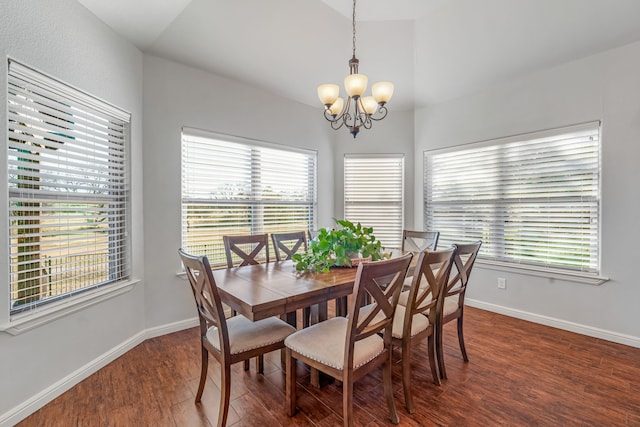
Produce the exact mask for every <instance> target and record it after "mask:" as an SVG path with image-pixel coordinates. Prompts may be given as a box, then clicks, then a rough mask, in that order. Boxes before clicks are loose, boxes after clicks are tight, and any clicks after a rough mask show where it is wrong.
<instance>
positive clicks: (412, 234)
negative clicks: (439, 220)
mask: <svg viewBox="0 0 640 427" xmlns="http://www.w3.org/2000/svg"><path fill="white" fill-rule="evenodd" d="M439 238H440V232H439V231H413V230H402V250H403V251H405V250H406V251H409V250H413V248H407V247H405V245H406V242H407V241H409V242H411V243H412V244H413V246H414V247H415V248H416V249H418V251H416V252H422V251H425V250H429V251H435V250H436V249H437V248H438V239H439ZM413 239H421V240H425V241H428V242H431V243H430V244H428V245H426V246H424V247H420V246H418V245H417V244H414V243H413V241H414V240H413Z"/></svg>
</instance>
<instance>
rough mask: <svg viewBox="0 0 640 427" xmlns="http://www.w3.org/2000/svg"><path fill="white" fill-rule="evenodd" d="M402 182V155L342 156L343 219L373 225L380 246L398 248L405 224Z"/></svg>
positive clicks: (368, 225)
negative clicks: (380, 243)
mask: <svg viewBox="0 0 640 427" xmlns="http://www.w3.org/2000/svg"><path fill="white" fill-rule="evenodd" d="M403 184H404V156H403V155H401V154H385V155H380V156H377V155H369V156H366V155H349V154H347V155H345V157H344V217H345V219H348V220H349V221H352V222H355V223H357V222H360V223H361V224H362V225H363V226H366V227H373V234H374V235H375V236H376V238H377V239H379V240H380V242H382V246H385V247H387V248H399V247H400V246H401V244H402V242H401V241H402V229H403V227H404V223H403V220H404V210H403V209H404V185H403Z"/></svg>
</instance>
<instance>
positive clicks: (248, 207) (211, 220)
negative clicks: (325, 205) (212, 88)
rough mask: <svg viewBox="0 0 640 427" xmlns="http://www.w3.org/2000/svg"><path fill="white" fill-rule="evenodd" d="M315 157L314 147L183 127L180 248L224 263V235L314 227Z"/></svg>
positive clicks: (218, 263)
mask: <svg viewBox="0 0 640 427" xmlns="http://www.w3.org/2000/svg"><path fill="white" fill-rule="evenodd" d="M316 157H317V156H316V153H315V152H313V151H308V150H298V149H293V148H284V147H282V146H277V145H275V144H267V143H262V142H260V141H253V140H248V139H244V138H239V137H233V136H229V135H220V134H214V133H208V132H203V131H198V130H195V129H184V130H183V134H182V247H183V249H184V250H185V251H187V252H191V253H195V254H200V255H206V256H207V257H208V258H209V261H210V262H211V264H212V265H218V266H220V265H226V258H225V252H224V244H223V241H222V236H224V235H248V234H262V233H276V232H278V233H282V232H289V231H306V230H309V229H315V228H316V226H315V224H316V223H315V212H316ZM270 252H271V253H273V251H272V250H270Z"/></svg>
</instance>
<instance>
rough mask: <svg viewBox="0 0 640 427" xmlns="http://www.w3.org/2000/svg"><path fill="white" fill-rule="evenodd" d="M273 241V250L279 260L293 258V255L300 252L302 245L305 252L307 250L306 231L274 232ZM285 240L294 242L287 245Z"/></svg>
mask: <svg viewBox="0 0 640 427" xmlns="http://www.w3.org/2000/svg"><path fill="white" fill-rule="evenodd" d="M271 241H272V242H273V252H274V254H275V256H276V260H278V261H284V260H288V259H291V257H292V256H293V255H294V254H295V253H296V252H298V250H299V249H300V247H302V248H303V249H304V251H305V252H306V251H307V233H305V232H304V231H294V232H291V233H272V234H271ZM285 242H292V243H293V244H292V245H291V246H287V245H286V244H285ZM281 251H282V254H281ZM283 255H284V257H283Z"/></svg>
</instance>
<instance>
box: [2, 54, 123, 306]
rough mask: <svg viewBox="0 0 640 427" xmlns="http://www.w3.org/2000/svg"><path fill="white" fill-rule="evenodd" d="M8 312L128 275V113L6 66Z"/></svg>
mask: <svg viewBox="0 0 640 427" xmlns="http://www.w3.org/2000/svg"><path fill="white" fill-rule="evenodd" d="M7 99H8V115H7V117H8V144H7V147H8V168H7V171H8V183H9V199H8V200H9V233H10V242H9V245H10V248H9V249H10V260H9V266H10V276H11V277H10V284H9V286H10V296H11V297H10V298H11V314H14V313H17V312H22V311H26V310H32V309H35V308H36V307H40V306H41V305H43V304H45V303H49V302H52V301H57V300H60V299H63V298H67V297H70V296H72V295H74V294H77V293H79V292H81V291H85V290H87V289H94V288H97V287H101V286H104V285H107V284H110V283H114V282H116V281H120V280H123V279H126V278H128V277H129V252H130V251H129V250H128V239H127V224H128V220H127V215H128V213H127V211H128V200H129V189H128V181H127V179H128V178H127V175H128V173H127V162H128V160H127V157H128V156H127V150H128V147H127V144H128V140H129V136H128V127H129V121H130V119H129V114H127V113H125V112H123V111H121V110H119V109H117V108H114V107H112V106H110V105H108V104H106V103H105V102H103V101H100V100H98V99H96V98H93V97H91V96H90V95H87V94H85V93H83V92H80V91H78V90H76V89H74V88H71V87H69V86H67V85H65V84H63V83H61V82H59V81H57V80H54V79H52V78H50V77H48V76H45V75H43V74H41V73H39V72H36V71H34V70H32V69H30V68H28V67H25V66H23V65H20V64H18V63H16V62H14V61H10V62H9V75H8V97H7Z"/></svg>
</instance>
